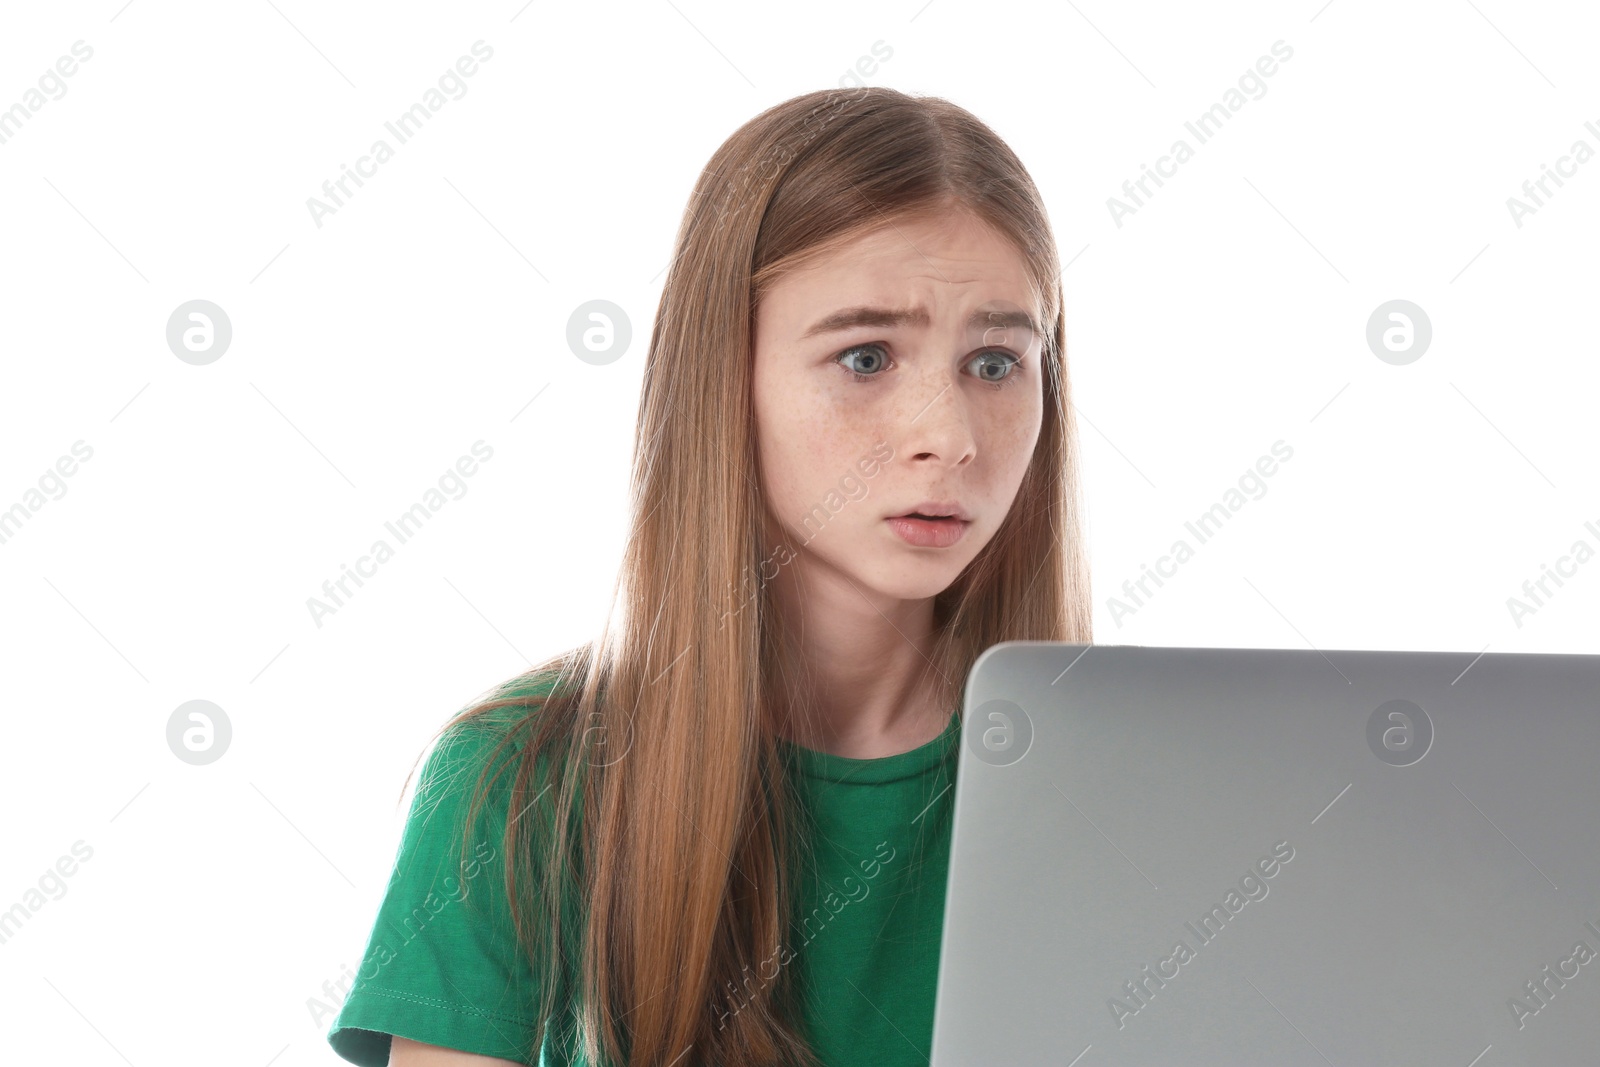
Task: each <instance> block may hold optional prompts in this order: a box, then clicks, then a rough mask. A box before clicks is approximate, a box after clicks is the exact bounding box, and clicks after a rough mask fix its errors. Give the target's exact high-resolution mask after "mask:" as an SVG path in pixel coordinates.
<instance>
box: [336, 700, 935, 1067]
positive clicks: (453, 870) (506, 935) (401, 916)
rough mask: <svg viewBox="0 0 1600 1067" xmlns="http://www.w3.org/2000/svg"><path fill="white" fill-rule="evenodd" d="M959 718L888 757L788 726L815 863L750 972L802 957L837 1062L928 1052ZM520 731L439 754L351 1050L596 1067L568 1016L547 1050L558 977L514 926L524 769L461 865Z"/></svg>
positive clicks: (726, 1001)
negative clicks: (543, 1011) (515, 800)
mask: <svg viewBox="0 0 1600 1067" xmlns="http://www.w3.org/2000/svg"><path fill="white" fill-rule="evenodd" d="M512 710H513V711H514V710H515V709H512ZM958 721H959V720H958V717H957V716H955V715H952V716H951V718H950V721H949V723H948V724H947V725H946V727H945V730H944V732H943V733H942V734H941V735H940V736H939V737H938V738H937V739H935V740H933V741H930V742H929V743H927V744H925V745H923V746H921V747H920V748H916V749H913V750H911V751H909V752H903V753H900V754H898V755H893V756H885V757H882V758H879V759H865V760H862V759H849V758H846V757H843V756H835V755H831V754H829V753H825V752H820V751H817V750H815V749H809V748H803V747H801V746H799V745H795V744H792V743H791V742H788V741H786V740H780V741H779V746H780V749H781V751H782V753H783V756H784V766H785V768H786V773H788V776H789V778H788V780H789V781H790V782H792V783H793V784H794V787H795V796H796V798H797V799H798V800H799V801H800V804H801V808H802V811H803V815H802V823H801V829H802V831H803V834H804V839H805V840H807V841H808V842H809V843H810V859H809V860H808V861H807V862H806V863H805V864H803V867H802V870H801V871H799V872H797V873H798V874H799V877H798V878H797V879H796V883H797V884H796V889H795V891H796V902H795V912H794V914H793V916H792V922H791V931H790V935H791V936H790V940H789V941H788V942H787V943H786V944H785V946H783V955H782V959H781V960H780V959H773V960H770V961H763V962H762V964H761V965H760V966H758V967H756V968H754V969H753V970H752V974H751V977H750V979H749V981H750V982H751V983H759V982H762V981H763V980H767V981H770V980H772V979H773V978H774V977H775V974H776V968H778V967H779V966H787V967H791V968H798V971H797V973H796V975H795V976H794V977H795V979H796V980H797V981H798V982H799V989H800V1002H801V1003H802V1004H803V1013H804V1024H805V1026H806V1033H807V1035H808V1037H809V1038H810V1041H811V1044H812V1048H813V1049H814V1050H815V1051H816V1053H817V1055H818V1057H819V1058H820V1059H821V1061H822V1062H823V1063H824V1064H827V1065H828V1067H855V1065H861V1067H867V1065H871V1067H898V1065H902V1064H903V1065H906V1067H910V1065H913V1064H916V1065H926V1064H927V1062H928V1058H929V1054H930V1049H931V1047H932V1039H933V1002H934V991H935V982H936V979H937V976H938V969H939V943H940V935H941V932H942V928H943V921H944V897H945V877H946V873H947V871H948V867H949V857H950V816H951V810H952V804H953V801H954V788H953V783H954V781H955V773H954V772H955V747H954V746H955V739H956V737H957V735H958V733H957V732H958ZM496 722H500V724H501V725H503V721H501V720H496ZM503 736H504V733H503V732H502V731H501V730H499V729H497V728H496V726H495V725H489V726H487V727H485V726H476V727H457V728H454V729H452V730H451V731H449V732H447V733H446V734H445V735H444V737H442V738H441V740H440V742H439V744H438V745H437V746H435V748H434V750H433V751H432V752H431V753H430V754H429V756H428V758H427V760H426V761H425V762H424V766H423V771H422V773H421V775H420V776H419V779H418V786H417V791H416V796H415V799H414V800H413V801H412V806H411V811H410V814H409V816H408V818H407V821H406V824H405V829H404V831H403V833H402V836H401V842H400V846H399V850H398V852H397V854H396V857H395V863H394V870H393V874H392V875H391V877H390V880H389V885H388V888H387V890H386V892H385V895H384V897H383V899H382V902H381V903H380V905H379V908H378V914H377V918H376V920H375V921H374V923H373V927H372V931H371V934H370V935H369V936H368V939H367V946H366V950H365V951H364V952H363V953H362V957H361V960H362V963H361V966H360V967H359V968H356V969H355V970H356V971H357V974H356V977H355V979H354V981H353V983H352V985H351V988H350V991H349V993H348V994H347V995H346V997H345V1000H344V1003H343V1006H342V1007H341V1008H340V1010H339V1014H338V1017H337V1018H336V1019H335V1020H334V1024H333V1028H332V1029H331V1030H330V1031H329V1032H328V1042H329V1044H330V1045H331V1046H332V1047H333V1050H334V1051H335V1052H337V1053H338V1054H339V1055H340V1056H341V1057H343V1058H344V1059H345V1060H348V1061H349V1062H351V1063H355V1064H359V1065H362V1067H386V1065H387V1064H388V1060H389V1045H390V1035H391V1034H399V1035H401V1036H403V1037H407V1038H410V1039H411V1040H413V1041H421V1042H424V1043H426V1044H430V1045H440V1046H443V1047H445V1048H452V1049H459V1050H462V1051H465V1052H475V1053H478V1054H480V1055H485V1056H497V1057H500V1058H503V1059H508V1060H515V1061H517V1062H521V1063H526V1064H534V1063H537V1064H538V1065H539V1067H588V1065H586V1064H585V1063H584V1061H583V1060H582V1059H581V1057H576V1056H575V1055H574V1053H573V1052H572V1050H571V1043H570V1039H571V1034H570V1031H569V1030H568V1029H566V1028H565V1026H561V1027H560V1028H556V1027H552V1028H550V1030H551V1032H550V1033H547V1035H546V1039H545V1044H544V1047H543V1049H542V1050H540V1054H539V1055H538V1057H537V1059H536V1057H535V1053H534V1050H533V1044H532V1040H533V1031H534V1026H535V1020H534V1018H533V1014H534V1013H535V1012H536V1011H537V1008H538V1004H539V993H540V988H539V986H540V980H541V979H540V977H539V976H536V974H535V970H534V968H533V967H532V965H531V963H530V961H529V960H528V958H527V954H526V953H525V952H524V951H523V949H522V947H521V945H520V944H519V943H518V941H517V939H516V935H515V932H514V930H513V928H512V925H511V916H510V905H509V902H508V901H507V900H506V897H505V888H504V882H503V876H504V867H503V863H504V861H505V857H504V856H503V855H502V854H501V853H502V852H503V851H504V849H503V841H502V836H501V835H502V834H503V832H504V829H505V818H506V810H507V808H508V806H509V799H508V798H509V795H510V783H511V774H512V771H513V770H514V768H510V769H507V770H506V771H505V772H504V773H503V774H502V775H501V777H500V779H499V780H498V781H496V782H495V784H494V786H493V787H492V788H491V789H490V790H489V792H488V795H487V797H486V799H485V801H484V806H483V808H482V810H481V811H480V813H479V818H478V822H477V829H476V830H475V832H474V833H473V835H472V837H471V839H470V841H469V844H468V847H469V852H468V856H469V860H470V863H469V865H468V867H467V869H466V872H465V873H466V878H467V881H466V883H464V884H463V883H462V881H461V878H460V869H459V867H458V863H459V859H460V850H461V847H462V833H463V830H464V828H465V820H466V813H467V806H468V805H469V804H470V802H471V799H472V795H473V790H474V789H475V788H476V786H477V781H478V772H479V771H480V770H481V769H482V768H483V766H484V765H485V763H486V761H487V758H488V756H489V754H490V753H491V752H492V751H493V749H494V745H495V743H496V742H497V741H499V740H500V739H501V738H502V737H503ZM507 750H508V751H510V752H512V753H514V752H515V745H508V746H507ZM507 758H508V757H507V755H506V753H504V752H503V753H502V756H501V759H502V761H504V760H506V759H507ZM498 766H499V764H497V768H498ZM493 773H494V772H493V771H491V772H490V774H491V775H492V774H493ZM566 914H571V913H570V912H567V913H566ZM563 926H564V927H565V928H567V929H568V930H575V927H576V924H574V923H571V922H568V921H567V920H566V919H565V918H564V919H563ZM569 944H570V945H573V946H575V945H576V942H575V940H574V941H569ZM569 958H572V959H575V958H576V957H575V956H571V957H569ZM541 975H542V971H541ZM572 980H573V976H572V975H566V976H563V988H562V989H561V990H559V991H558V993H557V998H558V999H557V1003H558V1004H570V990H571V982H572ZM720 995H721V997H722V998H723V1003H721V1004H719V1005H717V1006H716V1007H715V1009H714V1013H721V1012H729V1013H731V1012H735V1011H738V1010H739V1009H740V1008H741V1006H742V1002H743V1001H744V999H745V997H744V996H741V995H739V991H737V990H736V991H731V992H730V991H728V990H726V989H725V990H723V991H721V994H720ZM680 1067H691V1065H689V1064H688V1063H687V1062H685V1063H684V1064H682V1065H680Z"/></svg>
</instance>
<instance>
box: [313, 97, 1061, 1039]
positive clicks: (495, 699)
mask: <svg viewBox="0 0 1600 1067" xmlns="http://www.w3.org/2000/svg"><path fill="white" fill-rule="evenodd" d="M1061 269H1062V268H1061V264H1060V262H1059V260H1058V257H1057V251H1056V248H1055V243H1054V239H1053V237H1052V236H1051V231H1050V226H1049V222H1048V219H1047V217H1046V214H1045V209H1044V205H1043V203H1042V201H1041V198H1040V196H1039V191H1038V190H1037V189H1036V188H1035V187H1034V184H1033V181H1032V180H1031V179H1030V178H1029V176H1028V174H1027V172H1026V171H1025V170H1024V169H1023V166H1022V164H1021V162H1020V161H1018V159H1017V157H1016V156H1015V155H1014V154H1013V153H1012V151H1011V150H1010V149H1009V148H1008V147H1007V146H1006V144H1005V143H1004V142H1002V141H1001V140H1000V138H999V137H998V136H996V135H995V133H994V132H993V131H992V130H990V129H989V127H988V126H986V125H984V124H983V123H981V122H980V121H978V119H976V118H975V117H974V116H972V115H971V114H970V113H968V112H967V111H965V110H963V109H961V108H960V107H957V106H956V105H954V104H952V103H949V102H947V101H945V100H942V99H938V98H927V97H913V96H909V95H906V94H903V93H900V92H896V91H894V90H891V89H885V88H873V87H868V88H863V89H851V90H836V91H822V92H815V93H810V94H807V95H804V96H800V97H796V98H795V99H792V100H789V101H787V102H784V103H782V104H779V105H777V106H776V107H773V108H771V109H770V110H768V111H766V112H764V113H762V114H761V115H759V116H757V117H756V118H755V119H753V120H751V121H750V122H748V123H747V124H746V125H744V126H743V127H742V128H740V129H739V130H738V131H737V132H736V133H734V134H733V136H732V137H730V138H729V139H728V140H727V141H726V142H725V143H724V144H723V145H722V146H721V147H720V148H719V149H718V150H717V152H716V154H715V155H714V156H713V157H712V158H711V161H710V163H709V164H708V165H707V166H706V168H705V170H704V172H703V173H702V175H701V176H700V179H699V181H698V183H697V184H696V186H695V189H694V193H693V196H692V198H691V200H690V203H689V205H688V208H687V210H686V212H685V214H684V217H683V222H682V225H681V227H680V229H679V232H678V237H677V242H676V248H675V255H674V258H673V261H672V265H671V269H670V272H669V273H668V276H667V279H666V284H665V289H664V292H663V293H662V296H661V303H660V306H659V309H658V311H657V314H656V318H655V324H654V329H653V331H652V334H651V338H650V348H649V351H648V353H647V354H646V364H645V373H644V382H643V390H642V394H641V397H640V402H639V416H638V426H637V440H636V443H635V452H634V462H633V471H632V502H633V503H632V513H631V517H630V521H631V525H630V531H629V538H628V542H627V548H626V553H625V558H624V562H623V565H622V570H621V573H620V575H619V580H618V585H617V589H616V599H615V602H614V605H613V609H612V613H611V616H610V618H609V620H608V622H607V624H606V626H605V628H604V630H603V631H602V633H601V636H600V637H599V638H598V639H597V640H595V641H593V642H591V643H586V644H584V645H582V646H579V647H578V648H575V649H572V650H570V651H568V652H566V653H563V654H561V655H559V656H556V657H553V658H552V659H550V660H548V661H546V662H544V663H542V664H540V665H538V666H537V667H535V668H534V669H532V670H530V671H529V672H528V673H526V674H524V675H521V676H519V677H517V678H514V679H512V680H510V681H508V682H506V683H504V684H502V685H501V686H499V687H497V688H496V689H494V690H493V691H491V693H490V694H486V699H483V700H482V701H481V702H478V703H476V704H475V705H474V706H472V707H470V708H468V709H467V710H465V711H463V712H462V713H461V714H459V715H457V716H456V717H454V718H453V719H452V720H450V721H449V722H448V723H446V725H445V727H444V729H443V730H442V731H441V734H440V740H439V743H438V744H437V745H436V746H435V747H434V749H433V751H432V753H431V754H430V755H429V756H428V760H427V763H426V764H425V766H424V769H423V773H422V776H421V778H420V780H419V785H418V789H417V793H416V797H415V800H414V801H413V805H412V808H411V814H410V817H409V820H408V822H407V825H406V828H405V832H404V836H403V839H402V841H401V844H400V848H399V851H398V854H397V857H396V861H395V868H394V874H393V877H392V878H391V881H390V884H389V887H388V891H387V895H386V896H385V898H384V900H383V903H382V906H381V908H380V911H379V914H378V917H377V919H376V921H375V922H374V925H373V929H372V933H371V936H370V938H369V941H368V945H367V952H366V954H365V955H364V956H363V958H362V962H361V965H360V968H359V972H358V973H357V974H356V975H355V976H354V978H353V983H354V984H353V986H352V987H351V989H350V990H349V993H348V995H347V997H346V999H345V1001H344V1003H343V1007H342V1009H341V1011H340V1013H339V1016H338V1018H337V1020H336V1022H335V1024H334V1027H333V1029H332V1030H331V1031H330V1032H329V1035H328V1039H329V1042H330V1043H331V1045H332V1046H333V1048H334V1049H335V1050H336V1051H337V1052H338V1054H339V1055H340V1056H342V1057H343V1058H345V1059H346V1060H348V1061H350V1062H352V1063H356V1064H363V1065H367V1067H383V1065H384V1064H385V1063H390V1064H394V1065H395V1067H446V1065H449V1067H485V1065H495V1064H502V1065H504V1064H533V1063H538V1064H545V1065H552V1067H554V1065H561V1067H575V1065H583V1067H602V1065H604V1067H769V1065H778V1064H783V1065H789V1064H795V1065H799V1064H809V1065H813V1067H815V1065H822V1067H858V1065H859V1067H869V1065H870V1067H895V1065H902V1064H903V1065H906V1067H911V1065H924V1067H925V1065H926V1064H927V1062H928V1055H929V1049H930V1046H931V1041H932V1029H933V1006H934V993H935V982H936V977H937V972H938V962H939V942H940V934H941V928H942V925H941V924H942V921H943V911H944V892H945V878H946V871H947V860H948V855H949V844H950V815H951V806H952V803H953V801H954V794H953V789H952V786H953V782H954V770H955V765H956V764H955V761H956V744H955V742H956V740H957V738H958V737H959V732H958V731H959V710H960V701H961V698H962V690H963V685H964V682H965V679H966V675H967V672H968V670H969V669H970V668H971V666H972V664H973V662H974V661H975V660H976V659H977V657H978V655H979V654H980V653H981V652H982V651H983V650H985V649H986V648H988V647H989V646H991V645H993V644H996V643H998V642H1000V641H1007V640H1051V641H1072V642H1083V643H1088V642H1089V641H1090V640H1091V635H1090V621H1089V588H1088V576H1087V569H1086V565H1085V560H1084V554H1083V550H1082V540H1081V536H1080V517H1079V504H1078V499H1079V498H1078V489H1077V474H1076V470H1077V463H1078V459H1077V442H1076V434H1075V428H1074V420H1073V407H1072V404H1071V399H1070V391H1069V388H1068V378H1067V368H1066V363H1065V352H1064V333H1063V331H1064V324H1063V314H1062V295H1061V285H1060V280H1059V275H1060V271H1061ZM998 919H999V921H1004V920H1005V917H1004V916H1001V917H998Z"/></svg>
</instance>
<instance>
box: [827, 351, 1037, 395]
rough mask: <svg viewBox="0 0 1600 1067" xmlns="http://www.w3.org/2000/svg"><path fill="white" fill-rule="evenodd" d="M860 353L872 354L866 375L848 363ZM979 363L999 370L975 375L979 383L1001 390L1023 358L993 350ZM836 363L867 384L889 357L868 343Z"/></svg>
mask: <svg viewBox="0 0 1600 1067" xmlns="http://www.w3.org/2000/svg"><path fill="white" fill-rule="evenodd" d="M858 352H859V353H871V354H872V355H870V357H869V358H868V359H867V369H866V372H865V373H863V372H862V371H860V370H856V369H854V368H852V367H850V366H848V361H849V360H850V359H852V358H853V356H854V354H855V353H858ZM979 361H984V362H983V366H984V368H985V369H989V370H992V369H995V368H998V369H999V374H998V376H996V375H990V374H986V373H979V374H978V375H975V377H977V378H978V380H979V381H982V382H987V383H989V384H990V385H993V386H995V387H996V388H999V387H1000V386H1002V385H1010V384H1011V383H1012V382H1013V381H1015V380H1016V379H1017V377H1018V370H1019V368H1020V367H1021V365H1022V357H1021V356H1015V355H1012V354H1011V353H1010V352H1006V351H1003V350H1001V349H998V348H991V349H987V350H985V351H983V352H980V353H978V355H977V356H975V357H974V358H973V360H972V362H973V363H978V362H979ZM834 362H836V363H838V364H839V365H840V366H842V367H844V368H845V369H846V370H848V371H850V377H851V379H852V380H853V381H858V382H865V381H870V380H872V379H873V378H877V377H881V376H882V368H883V367H884V366H885V365H886V364H888V362H889V357H888V356H887V355H886V354H885V353H884V350H883V346H882V345H879V344H875V343H868V344H864V345H853V346H851V347H850V348H847V349H845V350H844V351H843V352H840V353H839V354H838V355H837V356H836V357H834Z"/></svg>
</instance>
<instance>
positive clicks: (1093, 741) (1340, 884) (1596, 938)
mask: <svg viewBox="0 0 1600 1067" xmlns="http://www.w3.org/2000/svg"><path fill="white" fill-rule="evenodd" d="M963 716H964V717H963V721H962V724H961V739H960V745H961V749H960V754H959V756H958V757H957V758H958V769H957V772H956V790H955V808H954V812H953V819H954V825H953V830H952V836H951V842H950V870H949V881H948V883H947V892H946V898H945V916H944V931H943V941H942V948H941V952H940V960H939V976H938V992H937V1000H936V1006H935V1016H934V1028H933V1055H932V1059H931V1067H973V1065H979V1064H983V1065H988V1064H1005V1065H1008V1067H1029V1065H1041V1067H1042V1065H1046V1064H1048V1065H1050V1067H1127V1065H1135V1064H1137V1065H1141V1067H1142V1065H1156V1064H1160V1065H1177V1064H1182V1065H1188V1067H1208V1065H1217V1067H1222V1065H1226V1067H1240V1065H1247V1064H1272V1065H1275V1067H1371V1065H1376V1064H1407V1065H1411V1064H1426V1065H1438V1067H1512V1065H1516V1067H1523V1065H1526V1067H1534V1065H1544V1067H1552V1065H1560V1067H1575V1065H1580V1064H1600V655H1562V654H1526V653H1487V654H1473V653H1454V652H1378V651H1349V650H1342V651H1334V650H1323V651H1316V650H1293V649H1226V648H1159V647H1145V646H1137V645H1082V644H1065V643H1059V642H1047V641H1008V642H1003V643H1001V644H997V645H995V646H993V647H992V648H990V649H988V650H986V651H985V652H984V653H983V655H982V656H980V657H979V659H978V661H977V663H976V664H974V666H973V669H972V672H971V674H970V675H969V676H968V679H967V686H966V693H965V705H964V713H963Z"/></svg>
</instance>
